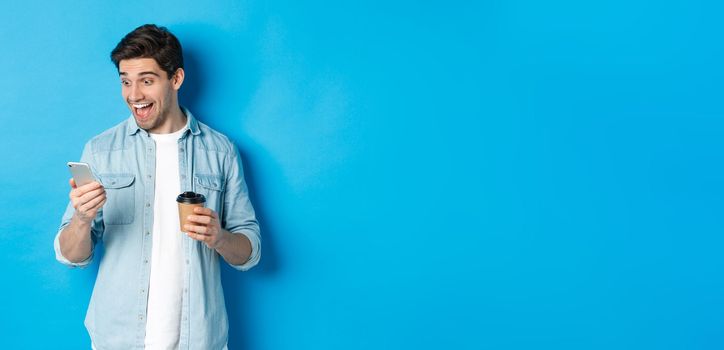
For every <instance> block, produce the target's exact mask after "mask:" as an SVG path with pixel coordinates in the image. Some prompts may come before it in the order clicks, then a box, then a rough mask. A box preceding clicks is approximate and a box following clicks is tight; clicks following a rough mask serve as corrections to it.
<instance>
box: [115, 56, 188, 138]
mask: <svg viewBox="0 0 724 350" xmlns="http://www.w3.org/2000/svg"><path fill="white" fill-rule="evenodd" d="M118 71H119V76H120V78H121V86H122V88H121V93H122V95H123V98H124V99H125V100H126V103H127V104H128V108H129V109H130V110H131V112H132V113H133V117H134V118H135V119H136V123H137V124H138V126H139V127H140V128H142V129H144V130H147V131H149V132H154V131H156V130H157V129H158V128H159V127H160V126H161V125H163V124H164V122H166V121H168V118H169V115H170V113H171V111H172V108H174V107H176V106H177V105H178V102H177V99H178V94H177V92H178V89H179V88H180V87H181V83H182V82H183V69H181V68H179V69H178V70H177V71H176V74H174V76H173V77H171V79H169V77H168V74H166V72H165V71H164V70H163V69H161V67H159V65H158V63H156V60H154V59H153V58H134V59H127V60H121V61H120V62H119V63H118Z"/></svg>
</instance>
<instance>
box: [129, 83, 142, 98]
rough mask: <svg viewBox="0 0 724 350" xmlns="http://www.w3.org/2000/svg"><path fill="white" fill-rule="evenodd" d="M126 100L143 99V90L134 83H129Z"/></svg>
mask: <svg viewBox="0 0 724 350" xmlns="http://www.w3.org/2000/svg"><path fill="white" fill-rule="evenodd" d="M128 90H129V91H128V101H130V102H138V101H141V100H143V91H141V89H140V88H139V87H137V86H136V85H131V86H130V87H129V88H128Z"/></svg>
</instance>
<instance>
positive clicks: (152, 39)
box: [111, 24, 184, 79]
mask: <svg viewBox="0 0 724 350" xmlns="http://www.w3.org/2000/svg"><path fill="white" fill-rule="evenodd" d="M132 58H153V59H154V60H156V63H158V65H159V67H161V69H163V70H164V71H165V72H166V74H168V78H169V79H171V77H172V76H173V75H174V74H175V73H176V70H178V69H179V68H183V67H184V57H183V52H182V51H181V43H180V42H179V41H178V39H177V38H176V36H174V35H173V34H171V32H169V31H168V29H166V27H159V26H157V25H155V24H144V25H142V26H140V27H138V28H136V29H134V30H133V31H132V32H130V33H128V34H126V36H124V37H123V39H121V41H120V42H119V43H118V45H116V48H115V49H113V51H111V61H113V64H115V65H116V69H118V64H119V63H120V62H121V61H122V60H126V59H132Z"/></svg>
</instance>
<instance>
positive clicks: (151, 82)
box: [143, 79, 153, 85]
mask: <svg viewBox="0 0 724 350" xmlns="http://www.w3.org/2000/svg"><path fill="white" fill-rule="evenodd" d="M143 84H144V85H151V84H153V80H151V79H145V80H144V81H143Z"/></svg>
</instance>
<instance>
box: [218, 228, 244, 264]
mask: <svg viewBox="0 0 724 350" xmlns="http://www.w3.org/2000/svg"><path fill="white" fill-rule="evenodd" d="M222 232H223V235H224V236H225V238H224V239H223V240H222V241H221V244H220V245H219V246H218V247H217V248H216V251H217V252H219V254H221V256H223V257H224V260H226V262H228V263H229V264H231V265H237V266H238V265H242V264H244V263H246V262H247V261H249V257H250V256H251V241H249V238H247V237H246V235H243V234H238V233H231V232H229V231H226V230H222Z"/></svg>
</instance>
